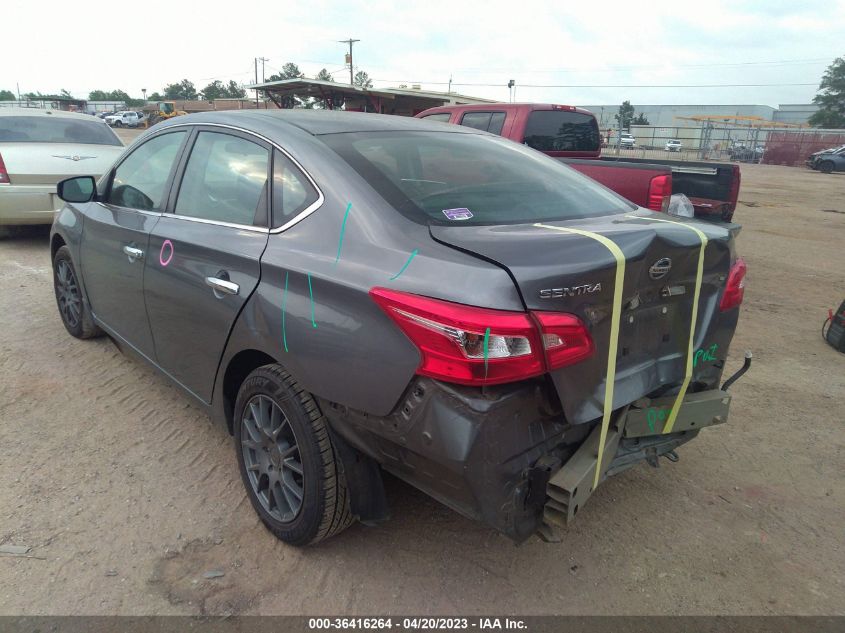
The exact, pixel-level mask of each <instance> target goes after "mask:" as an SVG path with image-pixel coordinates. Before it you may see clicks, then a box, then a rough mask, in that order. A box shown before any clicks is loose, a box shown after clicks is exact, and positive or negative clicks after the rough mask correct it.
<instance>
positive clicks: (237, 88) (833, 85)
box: [0, 57, 845, 129]
mask: <svg viewBox="0 0 845 633" xmlns="http://www.w3.org/2000/svg"><path fill="white" fill-rule="evenodd" d="M304 77H305V73H303V72H302V71H300V70H299V66H297V65H296V64H294V63H291V62H288V63H286V64H284V65H283V66H282V69H281V72H278V73H276V74H274V75H270V77H268V78H267V81H281V80H284V79H299V78H304ZM314 79H319V80H322V81H332V82H333V81H334V78H333V77H332V75H331V73H330V72H329V71H328V70H326V69H325V68H323V69H321V70H320V72H318V73H317V74H316V75H315V76H314ZM353 84H354V85H355V86H358V87H359V88H372V87H373V82H372V80H371V79H370V77H369V75H368V74H367V73H366V72H364V71H363V70H359V71H358V72H357V73H356V74H355V77H354V79H353ZM23 96H24V97H26V98H29V99H45V100H50V99H57V98H72V95H71V94H70V92H68V91H67V90H64V89H62V90H61V91H60V93H59V94H41V93H40V92H27V93H25V94H24V95H23ZM245 97H246V90H244V88H243V87H242V86H241V85H239V84H238V83H237V82H235V81H233V80H230V81H229V82H228V83H223V82H222V81H220V80H219V79H215V80H214V81H212V82H211V83H210V84H208V85H207V86H206V87H205V88H203V89H201V90H197V89H196V87H195V86H194V83H193V82H192V81H190V80H188V79H183V80H182V81H179V82H177V83H172V84H167V85H166V86H165V87H164V89H163V90H162V92H161V93H159V92H154V93H152V94H151V95H149V96H148V98H147V99H148V100H149V101H163V100H167V99H170V100H175V99H181V100H185V101H193V100H196V99H200V98H202V99H205V100H207V101H211V100H213V99H221V98H233V99H243V98H245ZM15 99H16V96H15V94H14V93H13V92H12V91H11V90H2V89H0V101H14V100H15ZM88 99H89V100H90V101H124V102H125V103H126V105H128V106H140V105H142V104H143V99H135V98H132V97H130V96H129V95H128V94H127V93H126V92H124V91H123V90H111V91H106V90H92V91H91V92H90V93H89V94H88ZM319 102H320V100H319V99H307V100H297V102H296V103H295V104H294V105H299V106H301V107H306V108H307V107H314V106H315V104H318V103H319ZM813 103H815V104H816V105H817V106H819V109H818V111H817V112H815V113H814V114H813V115H812V116H811V117H810V119H809V123H810V125H812V126H814V127H823V128H845V57H837V58H836V59H835V60H834V61H833V63H832V64H830V66H828V67H827V70H825V73H824V75H823V76H822V80H821V83H820V84H819V89H818V93H817V94H816V96H815V97H813ZM615 118H616V121H617V122H618V123H619V125H620V126H621V127H622V128H623V129H628V128H629V127H630V126H631V125H649V122H648V119H647V118H646V117H645V115H644V114H643V113H640V114H638V115H635V111H634V106H632V105H631V102H630V101H623V102H622V105H621V106H620V107H619V112H618V113H617V114H616V115H615Z"/></svg>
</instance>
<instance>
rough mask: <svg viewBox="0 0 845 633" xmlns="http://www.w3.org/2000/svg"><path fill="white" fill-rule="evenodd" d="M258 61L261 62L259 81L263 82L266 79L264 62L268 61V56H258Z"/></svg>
mask: <svg viewBox="0 0 845 633" xmlns="http://www.w3.org/2000/svg"><path fill="white" fill-rule="evenodd" d="M258 61H260V62H261V83H264V82H265V81H267V80H266V79H264V62H269V61H270V58H269V57H259V58H258Z"/></svg>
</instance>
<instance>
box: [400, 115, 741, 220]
mask: <svg viewBox="0 0 845 633" xmlns="http://www.w3.org/2000/svg"><path fill="white" fill-rule="evenodd" d="M416 117H417V118H420V119H426V120H427V121H440V122H443V123H452V124H455V125H463V126H466V127H475V128H477V129H482V130H486V131H487V132H491V133H493V134H499V135H500V136H503V137H505V138H508V139H510V140H512V141H514V142H516V143H522V144H525V145H528V146H529V147H532V148H534V149H536V150H538V151H540V152H543V153H544V154H547V155H548V156H552V157H554V158H556V159H557V160H559V161H561V162H564V163H566V164H567V165H569V166H570V167H572V168H573V169H575V170H577V171H580V172H581V173H582V174H586V175H587V176H589V177H590V178H593V179H594V180H597V181H598V182H600V183H601V184H603V185H604V186H605V187H608V188H610V189H613V191H615V192H616V193H618V194H619V195H621V196H624V197H625V198H627V199H628V200H630V201H631V202H634V203H635V204H638V205H640V206H642V207H646V208H648V209H652V210H653V211H665V210H667V209H668V207H669V199H670V197H671V196H672V195H673V194H681V193H682V194H684V195H686V196H687V197H688V198H689V200H690V202H692V204H693V208H694V209H695V214H696V217H700V218H707V219H715V220H720V221H725V222H730V221H731V220H732V219H733V214H734V211H735V210H736V204H737V200H738V199H739V185H740V171H739V166H738V165H733V164H731V163H715V162H710V161H707V162H692V161H680V160H668V159H650V158H649V159H644V158H627V157H625V158H621V159H620V158H619V157H618V156H613V155H611V156H602V155H601V149H602V137H601V134H599V125H598V121H596V117H595V116H594V115H593V113H592V112H590V111H589V110H584V109H582V108H576V107H573V106H568V105H558V104H550V103H495V104H483V105H454V106H440V107H437V108H430V109H428V110H424V111H423V112H420V113H419V114H417V115H416ZM629 136H630V135H629ZM635 142H636V141H635ZM615 143H616V139H615V137H613V138H611V139H610V146H611V147H613V146H614V145H615Z"/></svg>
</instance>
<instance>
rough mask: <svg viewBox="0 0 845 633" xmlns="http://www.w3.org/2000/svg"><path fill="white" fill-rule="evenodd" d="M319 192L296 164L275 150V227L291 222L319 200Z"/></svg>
mask: <svg viewBox="0 0 845 633" xmlns="http://www.w3.org/2000/svg"><path fill="white" fill-rule="evenodd" d="M318 198H319V194H318V193H317V191H316V190H315V189H314V187H312V186H311V183H310V182H308V179H307V178H306V177H305V174H303V173H302V172H301V171H299V169H297V167H296V165H294V164H293V161H291V160H290V159H289V158H288V157H287V156H285V155H284V154H282V153H281V152H280V151H279V150H274V151H273V228H278V227H280V226H282V225H284V224H285V223H286V222H289V221H290V220H291V219H293V218H294V217H296V216H297V215H298V214H299V213H302V212H303V211H305V209H307V208H308V207H310V206H311V205H312V204H314V203H315V202H317V199H318Z"/></svg>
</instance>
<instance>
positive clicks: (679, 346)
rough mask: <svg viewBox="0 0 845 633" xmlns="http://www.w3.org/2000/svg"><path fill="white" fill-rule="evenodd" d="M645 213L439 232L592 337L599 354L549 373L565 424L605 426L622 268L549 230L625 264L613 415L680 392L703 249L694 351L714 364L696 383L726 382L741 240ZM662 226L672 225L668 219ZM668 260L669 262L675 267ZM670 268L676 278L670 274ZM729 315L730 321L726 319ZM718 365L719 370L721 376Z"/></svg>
mask: <svg viewBox="0 0 845 633" xmlns="http://www.w3.org/2000/svg"><path fill="white" fill-rule="evenodd" d="M657 216H658V214H653V213H651V214H647V213H644V212H642V211H640V212H635V213H630V214H625V215H610V216H604V217H599V218H590V219H585V220H572V221H558V222H545V223H543V225H544V226H540V225H533V224H516V225H498V226H454V225H448V226H443V225H432V226H431V228H430V231H431V235H432V237H433V238H434V239H435V240H437V241H439V242H441V243H444V244H447V245H450V246H452V247H454V248H457V249H459V250H462V251H465V252H468V253H471V254H474V255H476V256H480V257H482V258H484V259H487V260H489V261H491V262H494V263H496V264H498V265H500V266H502V267H504V268H505V269H506V270H507V271H508V272H509V273H510V275H511V277H512V278H513V280H514V282H515V283H516V285H517V287H518V289H519V291H520V294H521V295H522V298H523V302H524V303H525V306H526V308H527V309H529V310H538V311H547V312H568V313H571V314H576V315H577V316H579V317H580V318H581V319H582V320H583V321H584V323H585V324H586V325H587V327H588V328H589V330H590V333H591V335H592V337H593V340H594V343H595V346H596V352H595V354H593V356H591V357H590V358H588V359H587V360H584V361H582V362H580V363H577V364H575V365H572V366H568V367H562V368H560V369H557V370H554V371H552V372H551V374H550V375H551V378H552V381H553V382H554V385H555V388H556V390H557V393H558V396H559V397H560V400H561V403H562V405H563V409H564V413H565V415H566V417H567V419H568V420H569V421H570V422H571V423H573V424H578V423H583V422H587V421H590V420H593V419H595V418H598V417H601V415H602V409H603V402H604V394H605V380H606V376H607V370H608V351H609V349H610V344H611V329H612V328H611V321H612V319H611V317H612V312H613V295H614V289H615V288H614V285H615V275H616V268H617V262H616V259H615V257H614V255H613V254H612V253H611V251H610V250H609V249H608V247H607V246H605V245H603V244H602V243H601V242H600V241H597V240H596V239H594V238H591V237H589V236H585V235H581V234H575V233H568V232H561V231H558V230H555V229H554V228H549V227H562V228H569V229H577V230H581V231H589V232H592V233H597V234H600V235H603V236H604V237H606V238H608V239H609V240H611V241H612V242H613V243H615V244H616V245H617V246H618V247H619V249H620V250H621V252H622V254H623V256H624V259H625V276H624V284H623V292H622V311H621V318H620V321H619V323H620V325H619V334H618V346H617V355H616V378H615V381H614V395H613V408H614V409H616V408H619V407H622V406H624V405H626V404H629V403H631V402H633V401H635V400H637V399H639V398H641V397H643V396H645V395H647V394H653V393H655V392H659V391H661V390H664V391H669V390H671V389H672V388H673V387H675V386H679V385H680V384H681V383H682V382H683V380H684V376H685V373H686V355H687V349H688V344H689V335H690V325H691V321H692V312H693V297H694V295H695V288H696V281H697V271H698V255H699V248H700V244H701V240H700V238H699V236H698V235H697V233H696V232H695V231H692V230H690V229H689V228H687V227H685V226H680V225H683V224H691V225H693V226H695V227H696V228H697V229H699V230H700V231H701V232H703V233H704V234H705V235H706V236H707V237H708V245H707V248H706V250H705V257H704V266H703V275H702V281H701V290H700V296H699V302H698V317H697V319H696V321H697V326H696V333H695V337H694V339H693V340H694V347H693V349H694V350H699V349H704V350H707V351H708V353H707V354H706V355H701V354H699V355H698V356H697V359H701V358H707V359H710V358H712V359H713V361H712V362H709V363H708V362H701V363H699V362H696V370H695V371H694V374H693V378H692V381H691V388H690V390H693V387H694V386H695V383H696V381H697V380H700V381H702V382H705V383H711V382H712V381H713V380H714V375H715V380H716V381H718V377H719V375H720V374H721V365H720V364H719V362H718V359H719V358H724V354H725V353H726V352H727V347H728V345H729V344H730V339H731V337H732V335H733V330H734V328H735V325H736V315H735V313H736V310H733V311H732V312H733V313H734V314H730V313H727V312H726V313H724V314H722V313H720V312H719V299H720V297H721V294H722V290H723V288H724V285H725V280H726V278H727V275H728V272H729V270H730V266H731V262H732V260H733V250H734V249H733V238H732V236H731V234H730V232H729V231H728V230H726V229H723V228H721V227H718V226H716V225H712V224H708V223H703V222H695V221H690V222H687V221H685V220H683V219H676V218H671V219H672V223H669V222H660V221H655V220H654V219H652V218H656V217H657ZM661 219H669V218H668V217H667V216H665V215H664V216H663V217H662V218H661ZM666 259H668V260H669V261H668V262H667V261H666ZM667 268H668V270H667ZM726 315H727V316H726ZM714 365H715V366H714Z"/></svg>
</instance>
